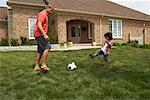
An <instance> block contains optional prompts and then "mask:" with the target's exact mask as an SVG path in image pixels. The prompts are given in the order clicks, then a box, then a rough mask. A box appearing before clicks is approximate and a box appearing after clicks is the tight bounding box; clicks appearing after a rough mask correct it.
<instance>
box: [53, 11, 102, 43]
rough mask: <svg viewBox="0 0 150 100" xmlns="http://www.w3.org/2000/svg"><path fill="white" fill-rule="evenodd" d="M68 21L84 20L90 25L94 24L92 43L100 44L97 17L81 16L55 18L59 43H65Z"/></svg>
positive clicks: (65, 15) (63, 15)
mask: <svg viewBox="0 0 150 100" xmlns="http://www.w3.org/2000/svg"><path fill="white" fill-rule="evenodd" d="M70 20H85V21H89V22H91V23H94V34H93V35H94V36H93V37H94V39H93V41H96V42H97V43H99V44H100V27H99V25H100V22H99V17H97V16H87V15H82V14H68V13H67V14H65V13H63V14H59V15H58V16H57V23H56V25H57V28H58V31H57V32H58V33H57V34H58V40H59V42H66V41H67V30H66V29H67V27H66V22H67V21H70Z"/></svg>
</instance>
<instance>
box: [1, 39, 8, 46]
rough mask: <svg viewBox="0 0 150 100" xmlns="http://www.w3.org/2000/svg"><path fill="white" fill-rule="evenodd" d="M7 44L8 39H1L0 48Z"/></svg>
mask: <svg viewBox="0 0 150 100" xmlns="http://www.w3.org/2000/svg"><path fill="white" fill-rule="evenodd" d="M8 45H9V43H8V39H3V38H2V40H1V41H0V46H8Z"/></svg>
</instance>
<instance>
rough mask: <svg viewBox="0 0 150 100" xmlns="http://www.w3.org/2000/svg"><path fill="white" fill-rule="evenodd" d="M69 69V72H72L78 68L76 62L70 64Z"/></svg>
mask: <svg viewBox="0 0 150 100" xmlns="http://www.w3.org/2000/svg"><path fill="white" fill-rule="evenodd" d="M67 67H68V70H71V71H73V70H75V69H76V68H77V66H76V64H75V62H72V63H69V64H68V66H67Z"/></svg>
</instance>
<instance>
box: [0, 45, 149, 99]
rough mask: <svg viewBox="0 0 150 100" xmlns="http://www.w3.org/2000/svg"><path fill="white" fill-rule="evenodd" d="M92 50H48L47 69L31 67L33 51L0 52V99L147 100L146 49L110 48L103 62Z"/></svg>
mask: <svg viewBox="0 0 150 100" xmlns="http://www.w3.org/2000/svg"><path fill="white" fill-rule="evenodd" d="M94 51H95V50H94V49H93V50H79V51H69V52H51V53H50V54H49V56H48V60H47V64H48V66H49V67H50V69H51V71H49V72H47V73H42V72H38V73H36V72H34V71H33V66H34V57H35V55H36V52H6V53H2V52H0V100H20V99H21V100H150V50H149V49H137V48H131V47H121V48H117V49H113V50H112V51H111V54H110V57H109V60H110V64H109V65H107V66H103V65H102V63H103V59H102V57H97V58H96V59H94V60H91V59H90V58H89V54H90V53H93V52H94ZM72 61H75V62H76V63H77V65H78V69H76V70H75V71H68V70H67V63H70V62H72Z"/></svg>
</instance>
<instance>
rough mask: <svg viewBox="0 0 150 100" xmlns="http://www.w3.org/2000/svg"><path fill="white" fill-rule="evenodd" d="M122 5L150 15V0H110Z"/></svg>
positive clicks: (0, 1) (0, 0)
mask: <svg viewBox="0 0 150 100" xmlns="http://www.w3.org/2000/svg"><path fill="white" fill-rule="evenodd" d="M6 1H8V0H0V6H6ZM109 1H112V2H115V3H118V4H120V5H123V6H126V7H128V8H132V9H135V10H138V11H140V12H143V13H146V14H149V15H150V0H109Z"/></svg>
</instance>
